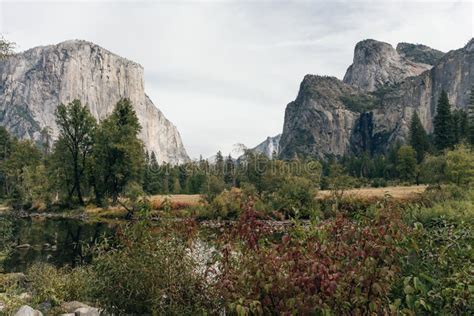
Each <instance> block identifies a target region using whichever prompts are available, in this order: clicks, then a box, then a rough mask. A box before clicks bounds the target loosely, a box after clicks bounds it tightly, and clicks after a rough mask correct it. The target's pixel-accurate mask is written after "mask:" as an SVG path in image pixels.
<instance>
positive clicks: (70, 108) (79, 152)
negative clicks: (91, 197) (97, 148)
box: [56, 100, 96, 205]
mask: <svg viewBox="0 0 474 316" xmlns="http://www.w3.org/2000/svg"><path fill="white" fill-rule="evenodd" d="M56 123H57V124H58V127H59V138H58V141H57V143H58V144H59V145H58V146H56V149H60V151H57V152H56V155H58V160H57V162H58V163H62V164H65V165H64V168H63V170H64V172H67V173H71V178H72V182H71V183H70V184H71V187H70V188H69V194H68V195H69V196H70V197H71V196H72V194H73V193H74V192H76V197H77V200H78V202H79V203H80V204H81V205H82V204H84V200H83V189H82V187H83V186H84V182H85V180H86V173H85V171H86V168H87V163H88V160H89V156H90V154H91V151H92V144H93V133H94V131H95V127H96V121H95V118H94V117H93V116H92V115H91V113H90V112H89V109H88V108H87V107H85V106H82V104H81V101H79V100H74V101H72V102H71V103H69V104H68V105H64V104H61V105H59V106H58V108H57V110H56Z"/></svg>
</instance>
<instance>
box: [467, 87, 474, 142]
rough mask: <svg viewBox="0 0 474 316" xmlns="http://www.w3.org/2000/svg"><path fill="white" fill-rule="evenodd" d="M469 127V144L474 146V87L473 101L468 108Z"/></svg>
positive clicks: (473, 89)
mask: <svg viewBox="0 0 474 316" xmlns="http://www.w3.org/2000/svg"><path fill="white" fill-rule="evenodd" d="M468 125H469V126H468V128H469V131H468V138H469V142H470V143H471V145H473V146H474V85H472V87H471V99H470V102H469V107H468Z"/></svg>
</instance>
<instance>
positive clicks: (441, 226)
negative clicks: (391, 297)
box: [395, 187, 474, 315]
mask: <svg viewBox="0 0 474 316" xmlns="http://www.w3.org/2000/svg"><path fill="white" fill-rule="evenodd" d="M438 191H447V192H445V193H444V194H441V195H442V196H444V198H443V200H441V201H439V202H437V203H436V204H434V205H432V206H431V207H424V206H413V207H411V208H409V209H408V210H407V212H406V213H405V220H406V221H407V223H408V224H409V225H411V226H413V227H414V229H413V233H412V234H411V235H410V240H411V242H412V246H411V247H410V250H411V254H410V256H409V257H408V259H409V260H407V261H406V262H405V264H404V265H403V274H404V276H405V278H404V282H403V285H402V284H400V286H399V287H398V289H397V290H395V293H396V294H395V296H397V297H401V298H402V300H401V306H402V307H403V308H406V309H408V310H410V311H414V312H416V313H420V314H421V313H436V314H456V315H468V314H472V312H473V311H474V304H473V300H472V295H473V294H474V289H473V287H472V284H474V268H473V266H474V265H473V248H472V246H473V244H474V236H473V231H474V191H473V190H469V191H467V192H464V193H462V195H461V198H459V197H460V194H461V193H460V192H459V191H458V188H457V189H453V188H452V187H447V188H445V189H444V190H438ZM437 193H438V195H440V193H441V192H437ZM453 194H454V196H457V197H458V198H456V199H452V198H446V196H450V195H451V196H453ZM438 199H439V198H438ZM402 286H403V288H402Z"/></svg>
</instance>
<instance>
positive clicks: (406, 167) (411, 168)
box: [397, 146, 417, 181]
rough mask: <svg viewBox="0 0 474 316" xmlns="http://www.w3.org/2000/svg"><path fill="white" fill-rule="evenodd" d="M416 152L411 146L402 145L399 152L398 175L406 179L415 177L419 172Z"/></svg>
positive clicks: (409, 179)
mask: <svg viewBox="0 0 474 316" xmlns="http://www.w3.org/2000/svg"><path fill="white" fill-rule="evenodd" d="M416 169H417V167H416V152H415V150H414V149H413V148H412V147H411V146H402V147H400V149H399V150H398V153H397V171H398V176H399V177H400V178H401V179H402V180H405V181H411V180H413V179H414V177H415V175H416V173H417V170H416Z"/></svg>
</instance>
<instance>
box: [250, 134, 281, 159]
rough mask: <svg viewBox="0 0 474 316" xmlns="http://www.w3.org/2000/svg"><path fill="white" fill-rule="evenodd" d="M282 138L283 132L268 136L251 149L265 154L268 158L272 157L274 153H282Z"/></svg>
mask: <svg viewBox="0 0 474 316" xmlns="http://www.w3.org/2000/svg"><path fill="white" fill-rule="evenodd" d="M280 139H281V134H278V135H276V136H273V137H270V136H268V137H267V139H266V140H264V141H263V142H261V143H260V144H258V145H257V146H255V147H254V148H252V149H251V150H252V151H253V152H256V153H261V154H264V155H265V156H267V157H268V158H272V157H273V155H274V154H275V155H277V156H278V155H279V154H280Z"/></svg>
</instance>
